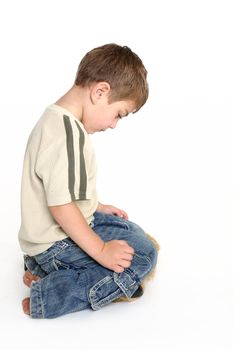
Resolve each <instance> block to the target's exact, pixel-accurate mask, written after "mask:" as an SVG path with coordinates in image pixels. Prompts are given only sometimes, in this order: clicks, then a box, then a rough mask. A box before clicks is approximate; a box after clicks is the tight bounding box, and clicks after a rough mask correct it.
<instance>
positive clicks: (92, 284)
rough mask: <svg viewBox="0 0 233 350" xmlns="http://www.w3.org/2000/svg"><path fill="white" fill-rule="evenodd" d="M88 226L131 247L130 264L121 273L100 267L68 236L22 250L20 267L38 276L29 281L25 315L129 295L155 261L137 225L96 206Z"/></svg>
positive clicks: (47, 313) (72, 309) (56, 312)
mask: <svg viewBox="0 0 233 350" xmlns="http://www.w3.org/2000/svg"><path fill="white" fill-rule="evenodd" d="M92 228H93V230H94V231H95V232H96V233H97V234H98V235H99V236H100V237H101V238H102V239H103V240H104V241H105V242H107V241H110V240H113V239H120V240H125V241H127V242H128V244H129V245H130V246H131V247H133V248H134V250H135V254H134V257H133V260H132V263H131V265H130V267H129V268H126V269H125V270H124V272H122V273H115V272H113V271H111V270H109V269H107V268H104V267H103V266H101V265H99V264H98V263H97V262H96V261H95V260H93V259H92V258H91V257H90V256H88V255H87V254H86V253H85V252H84V251H83V250H81V249H80V248H79V247H78V246H77V245H76V244H75V243H74V242H73V241H72V240H71V239H70V238H66V239H64V240H62V241H58V242H56V243H55V244H53V246H52V247H50V248H49V249H48V250H46V251H45V252H43V253H41V254H38V255H36V256H34V257H29V256H25V265H26V267H27V268H28V269H29V270H30V271H31V272H32V273H33V274H37V275H39V276H40V277H41V279H40V280H38V281H36V282H32V285H31V296H30V310H31V317H33V318H54V317H58V316H62V315H65V314H67V313H70V312H75V311H80V310H84V309H92V310H98V309H100V308H101V307H103V306H105V305H107V304H109V303H110V302H112V301H113V300H115V299H117V298H119V297H121V296H124V295H125V296H126V297H128V298H130V297H131V296H132V295H133V294H134V292H135V291H136V290H137V289H138V287H139V285H140V283H141V281H142V280H143V278H144V277H145V276H146V275H147V274H148V273H149V272H150V271H151V270H152V269H153V268H154V266H155V265H156V262H157V251H156V249H155V247H154V245H153V244H152V242H151V241H150V240H149V238H148V237H147V236H146V235H145V233H144V231H143V230H142V229H141V228H140V227H139V226H138V225H136V224H134V223H132V222H130V221H128V220H124V219H121V218H119V217H117V216H114V215H107V214H103V213H99V212H96V213H95V214H94V221H93V223H92Z"/></svg>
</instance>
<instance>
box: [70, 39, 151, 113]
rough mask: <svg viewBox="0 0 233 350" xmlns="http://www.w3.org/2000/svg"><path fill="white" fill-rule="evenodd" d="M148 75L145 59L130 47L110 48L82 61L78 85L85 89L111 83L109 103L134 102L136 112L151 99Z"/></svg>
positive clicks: (77, 77)
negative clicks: (101, 83)
mask: <svg viewBox="0 0 233 350" xmlns="http://www.w3.org/2000/svg"><path fill="white" fill-rule="evenodd" d="M146 77H147V71H146V69H145V67H144V65H143V63H142V61H141V59H140V58H139V57H138V56H137V55H136V54H135V53H134V52H132V51H131V49H130V48H128V47H127V46H119V45H116V44H107V45H103V46H100V47H97V48H95V49H93V50H91V51H90V52H88V53H87V54H86V55H85V56H84V57H83V59H82V60H81V62H80V64H79V67H78V71H77V75H76V79H75V84H76V85H77V86H81V87H87V86H91V85H92V84H93V83H98V82H107V83H108V84H109V85H110V93H109V97H108V102H109V103H113V102H116V101H127V100H130V101H133V102H134V103H135V111H137V110H139V109H140V108H141V107H142V106H143V105H144V103H145V102H146V100H147V98H148V83H147V80H146Z"/></svg>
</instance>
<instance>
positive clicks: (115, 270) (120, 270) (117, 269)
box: [113, 265, 124, 273]
mask: <svg viewBox="0 0 233 350" xmlns="http://www.w3.org/2000/svg"><path fill="white" fill-rule="evenodd" d="M113 271H114V272H117V273H121V272H124V267H122V266H119V265H117V266H116V267H114V269H113Z"/></svg>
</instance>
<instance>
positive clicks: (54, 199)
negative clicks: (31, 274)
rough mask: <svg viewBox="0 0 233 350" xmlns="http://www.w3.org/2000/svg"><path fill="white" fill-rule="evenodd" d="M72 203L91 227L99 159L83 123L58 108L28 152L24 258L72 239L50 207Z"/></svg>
mask: <svg viewBox="0 0 233 350" xmlns="http://www.w3.org/2000/svg"><path fill="white" fill-rule="evenodd" d="M72 201H73V202H75V204H76V205H77V206H78V207H79V209H80V210H81V212H82V213H83V215H84V217H85V219H86V221H87V223H88V224H90V222H91V220H92V219H93V213H94V212H95V210H96V208H97V204H98V202H97V194H96V161H95V155H94V151H93V148H92V145H91V140H90V137H89V135H88V134H87V132H86V131H85V129H84V127H83V125H82V123H80V122H79V121H78V119H77V118H75V117H74V115H72V114H71V113H70V112H68V111H67V110H66V109H64V108H62V107H60V106H58V105H55V104H53V105H51V106H49V107H48V108H47V109H46V110H45V112H44V114H43V115H42V117H41V118H40V119H39V121H38V122H37V124H36V126H35V127H34V129H33V130H32V132H31V135H30V137H29V140H28V144H27V147H26V152H25V158H24V165H23V174H22V187H21V227H20V231H19V243H20V246H21V249H22V250H23V251H24V252H25V253H27V254H28V255H31V256H32V255H36V254H39V253H41V252H43V251H45V250H47V249H48V248H49V247H50V246H52V244H53V243H54V242H56V241H59V240H62V239H64V238H67V235H66V233H65V232H64V231H63V230H62V228H61V227H60V226H59V225H58V224H57V223H56V222H55V221H54V219H53V217H52V215H51V213H50V211H49V208H48V206H55V205H62V204H67V203H70V202H72ZM77 229H78V228H77Z"/></svg>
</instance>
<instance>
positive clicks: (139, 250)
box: [134, 237, 158, 278]
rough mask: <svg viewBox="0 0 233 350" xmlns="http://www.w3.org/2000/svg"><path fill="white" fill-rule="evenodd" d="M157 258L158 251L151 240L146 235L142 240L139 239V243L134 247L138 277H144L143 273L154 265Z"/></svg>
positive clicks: (147, 271)
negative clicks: (138, 271)
mask: <svg viewBox="0 0 233 350" xmlns="http://www.w3.org/2000/svg"><path fill="white" fill-rule="evenodd" d="M139 257H140V259H139ZM157 258H158V252H157V250H156V247H155V245H154V244H153V242H152V241H151V240H150V239H149V238H147V237H145V238H144V239H143V240H142V239H141V240H140V244H139V245H138V246H137V247H136V249H135V255H134V261H135V263H136V264H137V265H138V268H139V266H140V269H139V270H140V271H141V275H140V276H139V277H140V278H141V277H144V275H146V274H147V273H149V272H150V271H151V270H152V269H153V268H154V267H155V266H156V263H157Z"/></svg>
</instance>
